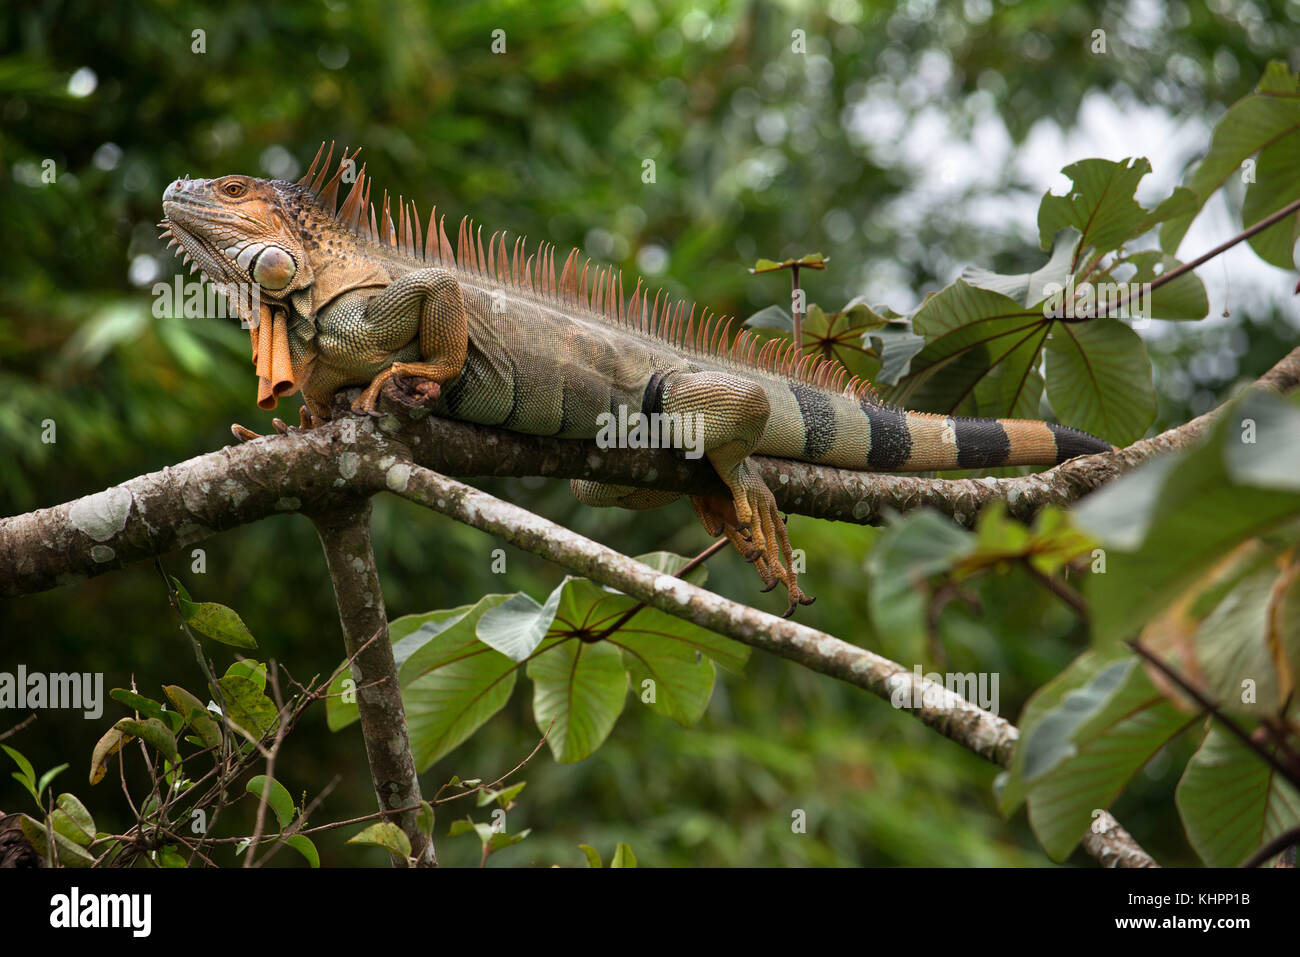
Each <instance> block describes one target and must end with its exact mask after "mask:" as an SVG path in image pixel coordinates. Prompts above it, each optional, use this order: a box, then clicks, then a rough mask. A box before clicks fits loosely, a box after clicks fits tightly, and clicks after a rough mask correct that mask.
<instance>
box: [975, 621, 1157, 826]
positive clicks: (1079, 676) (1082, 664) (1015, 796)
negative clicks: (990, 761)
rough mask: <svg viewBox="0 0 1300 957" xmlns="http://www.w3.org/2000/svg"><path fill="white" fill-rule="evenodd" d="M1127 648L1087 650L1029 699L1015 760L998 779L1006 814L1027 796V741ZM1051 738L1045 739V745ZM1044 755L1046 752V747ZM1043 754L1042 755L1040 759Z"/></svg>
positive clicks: (999, 798)
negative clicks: (1069, 695) (1048, 717)
mask: <svg viewBox="0 0 1300 957" xmlns="http://www.w3.org/2000/svg"><path fill="white" fill-rule="evenodd" d="M1130 655H1131V652H1129V651H1128V649H1127V648H1124V647H1122V646H1119V645H1116V646H1112V647H1110V648H1107V649H1103V650H1099V651H1098V650H1094V651H1085V652H1084V653H1083V654H1081V655H1079V657H1077V658H1075V659H1074V661H1072V662H1070V664H1069V665H1068V666H1067V667H1066V669H1065V670H1064V671H1062V672H1061V673H1060V674H1059V675H1057V676H1056V677H1055V678H1053V679H1052V680H1051V681H1049V682H1047V684H1045V685H1043V686H1042V687H1041V688H1039V689H1038V690H1037V691H1035V692H1034V693H1033V694H1032V695H1031V696H1030V698H1029V700H1028V701H1027V702H1026V703H1025V708H1024V711H1023V712H1022V713H1021V715H1020V721H1019V722H1018V726H1019V728H1020V740H1019V743H1018V744H1017V746H1016V749H1015V752H1014V753H1013V754H1012V756H1011V764H1010V766H1009V767H1008V769H1007V771H1006V773H1004V774H1000V775H999V776H998V780H997V781H996V783H995V790H996V792H997V802H998V810H999V811H1000V812H1001V813H1002V815H1003V816H1004V817H1010V816H1011V815H1012V813H1013V812H1014V811H1015V810H1016V808H1018V807H1020V805H1021V804H1022V803H1024V800H1025V794H1026V792H1027V788H1026V782H1025V741H1026V739H1027V737H1028V735H1029V734H1030V733H1032V732H1033V730H1034V729H1035V728H1037V727H1038V725H1039V724H1041V723H1042V721H1043V719H1044V718H1045V717H1047V716H1048V715H1049V714H1054V713H1056V711H1057V709H1059V708H1060V707H1061V704H1062V702H1063V701H1064V700H1065V697H1066V695H1068V694H1070V693H1072V692H1074V691H1077V690H1079V689H1082V688H1085V687H1087V686H1088V685H1090V684H1091V683H1092V682H1094V681H1095V680H1096V679H1097V677H1098V676H1099V675H1101V674H1102V673H1103V672H1106V671H1107V670H1108V669H1109V668H1111V667H1112V666H1113V665H1115V664H1116V663H1117V662H1119V663H1122V662H1123V661H1124V660H1125V659H1127V658H1128V657H1130ZM1050 743H1051V742H1050V741H1047V740H1044V741H1043V742H1042V745H1043V746H1046V745H1049V744H1050ZM1039 753H1040V755H1042V756H1044V757H1045V756H1046V755H1045V753H1044V752H1043V751H1040V752H1039ZM1041 760H1042V757H1040V762H1041Z"/></svg>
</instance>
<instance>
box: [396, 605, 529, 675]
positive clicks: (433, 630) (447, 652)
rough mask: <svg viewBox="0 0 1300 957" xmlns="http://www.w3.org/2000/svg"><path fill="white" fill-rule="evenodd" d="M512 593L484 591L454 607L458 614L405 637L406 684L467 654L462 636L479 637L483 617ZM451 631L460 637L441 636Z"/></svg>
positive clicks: (402, 671) (402, 668) (401, 668)
mask: <svg viewBox="0 0 1300 957" xmlns="http://www.w3.org/2000/svg"><path fill="white" fill-rule="evenodd" d="M511 597H512V596H511V595H484V596H483V597H482V598H480V599H479V600H478V601H477V602H475V603H474V604H473V605H466V606H464V608H460V609H454V611H456V612H457V614H456V615H455V616H454V617H442V618H437V619H432V620H429V621H426V622H425V623H424V624H422V625H421V626H420V627H419V628H417V629H416V630H415V631H412V632H411V633H410V635H409V636H408V637H405V638H403V639H402V640H401V642H400V644H401V645H402V647H403V649H404V651H405V652H406V656H405V657H404V658H403V660H402V661H401V662H400V663H399V665H398V677H399V678H400V679H401V682H402V684H403V686H405V685H407V684H409V683H410V682H411V681H414V680H415V679H416V678H418V677H419V676H420V675H422V674H425V673H427V672H429V671H432V670H434V669H435V668H440V667H442V666H444V665H446V664H447V663H448V662H450V661H452V660H454V659H455V658H458V657H460V656H461V655H462V654H463V650H462V649H461V641H460V639H461V638H464V637H465V636H469V637H471V638H476V635H477V628H478V623H479V620H480V619H481V618H482V617H483V616H484V615H485V614H487V613H488V612H489V611H491V610H492V609H494V608H497V607H498V606H500V605H502V604H504V603H505V602H507V601H509V599H510V598H511ZM434 614H437V613H436V612H435V613H434ZM411 617H414V616H411V615H408V616H407V618H411ZM449 632H454V634H456V635H457V636H458V638H457V640H454V641H452V640H448V641H438V640H437V639H439V638H442V637H443V636H444V635H446V634H448V633H449ZM394 652H396V648H395V649H394Z"/></svg>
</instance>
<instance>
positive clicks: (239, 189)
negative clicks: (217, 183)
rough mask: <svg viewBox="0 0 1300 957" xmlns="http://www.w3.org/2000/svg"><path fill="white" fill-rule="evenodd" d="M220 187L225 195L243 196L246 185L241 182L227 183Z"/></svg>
mask: <svg viewBox="0 0 1300 957" xmlns="http://www.w3.org/2000/svg"><path fill="white" fill-rule="evenodd" d="M222 189H223V190H224V191H225V194H226V195H227V196H243V195H244V192H245V190H246V187H245V186H244V184H243V183H227V184H226V185H225V186H223V187H222Z"/></svg>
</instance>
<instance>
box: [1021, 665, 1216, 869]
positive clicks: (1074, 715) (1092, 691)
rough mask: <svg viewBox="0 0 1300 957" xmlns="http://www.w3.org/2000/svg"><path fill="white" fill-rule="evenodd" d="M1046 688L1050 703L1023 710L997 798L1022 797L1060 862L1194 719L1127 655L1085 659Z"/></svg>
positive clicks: (1041, 836)
mask: <svg viewBox="0 0 1300 957" xmlns="http://www.w3.org/2000/svg"><path fill="white" fill-rule="evenodd" d="M1049 687H1050V688H1051V691H1050V692H1049V693H1048V695H1047V697H1049V698H1050V700H1051V703H1050V704H1046V705H1044V704H1039V705H1038V706H1037V707H1035V708H1034V709H1033V710H1032V712H1031V710H1030V709H1029V708H1026V713H1025V715H1024V717H1023V718H1022V722H1021V738H1020V743H1019V744H1018V746H1017V748H1016V757H1015V759H1014V760H1013V763H1012V768H1011V771H1010V773H1009V775H1008V778H1007V780H1006V783H1005V785H1004V787H1003V793H1002V796H1001V799H1000V804H1001V805H1002V807H1003V810H1004V812H1007V811H1009V810H1010V809H1011V808H1012V807H1014V805H1015V803H1016V802H1017V801H1018V800H1019V799H1020V797H1021V796H1022V795H1023V796H1024V799H1025V800H1026V802H1027V803H1028V806H1029V823H1030V826H1031V827H1032V828H1033V830H1034V834H1035V836H1036V837H1037V838H1038V841H1039V843H1040V844H1042V846H1043V849H1044V850H1045V851H1047V853H1048V855H1049V856H1050V857H1051V858H1052V859H1053V860H1058V861H1060V860H1064V859H1065V858H1066V857H1068V856H1069V854H1070V852H1071V851H1072V850H1073V849H1074V847H1075V845H1076V844H1078V843H1079V840H1080V839H1081V838H1082V837H1083V835H1084V833H1085V832H1086V831H1087V829H1088V827H1089V826H1090V825H1091V823H1092V821H1093V820H1094V819H1095V816H1096V812H1097V811H1099V810H1104V809H1105V808H1107V807H1109V805H1110V803H1111V802H1112V801H1114V800H1115V798H1116V797H1117V796H1118V795H1119V793H1120V792H1121V791H1123V789H1124V786H1125V785H1126V784H1127V783H1128V781H1129V780H1130V779H1131V778H1132V777H1133V775H1134V774H1136V773H1137V772H1138V770H1139V769H1141V767H1142V766H1143V765H1144V764H1146V762H1147V761H1148V760H1149V759H1150V758H1151V756H1152V755H1154V754H1155V752H1156V751H1157V750H1159V749H1160V748H1161V747H1162V746H1164V744H1165V743H1166V742H1167V741H1168V740H1169V739H1170V738H1171V737H1173V736H1174V735H1175V734H1177V733H1178V732H1180V731H1182V730H1183V728H1185V727H1187V726H1188V725H1189V724H1191V723H1192V722H1194V721H1196V720H1197V718H1196V716H1195V715H1189V714H1186V713H1184V712H1182V711H1179V710H1178V709H1177V708H1176V707H1175V706H1174V705H1173V704H1172V703H1171V702H1170V701H1169V700H1168V699H1167V698H1165V697H1164V696H1163V695H1162V694H1161V693H1160V692H1159V691H1158V690H1157V689H1156V688H1155V686H1154V685H1152V684H1151V681H1150V679H1149V678H1148V677H1147V675H1146V672H1145V671H1144V670H1143V669H1142V667H1141V664H1140V663H1139V662H1138V660H1137V658H1135V657H1133V656H1129V655H1125V656H1122V657H1112V656H1109V655H1107V656H1100V657H1099V656H1091V657H1086V658H1085V659H1083V660H1081V661H1076V663H1075V664H1074V665H1072V666H1071V668H1070V669H1067V672H1066V673H1065V674H1064V675H1062V676H1061V678H1060V679H1058V680H1057V681H1055V682H1053V684H1052V685H1051V686H1049ZM1046 691H1047V689H1046V688H1045V689H1043V690H1042V691H1040V692H1039V694H1038V695H1036V696H1035V698H1038V697H1039V696H1040V695H1043V694H1044V692H1046ZM1034 703H1035V702H1034V701H1032V700H1031V704H1034Z"/></svg>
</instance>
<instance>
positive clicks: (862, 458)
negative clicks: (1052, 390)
mask: <svg viewBox="0 0 1300 957" xmlns="http://www.w3.org/2000/svg"><path fill="white" fill-rule="evenodd" d="M764 386H765V389H764V391H766V392H767V397H768V403H769V405H770V406H771V409H772V414H771V416H770V417H769V419H768V423H767V427H766V429H764V431H763V437H762V439H761V440H760V442H759V447H758V449H757V450H756V451H757V452H758V453H759V454H761V455H774V456H777V457H778V458H792V459H799V460H801V461H804V462H815V463H818V464H824V465H833V466H836V467H837V468H846V469H858V470H865V471H871V472H930V471H938V470H942V469H988V468H996V467H998V466H1003V465H1059V464H1060V463H1061V462H1064V461H1066V460H1067V459H1072V458H1076V457H1077V456H1080V455H1091V454H1093V453H1095V452H1109V451H1110V450H1111V449H1112V446H1111V445H1110V443H1109V442H1105V441H1103V440H1101V439H1098V438H1096V437H1094V436H1091V435H1089V434H1088V433H1086V432H1080V431H1079V430H1078V429H1071V428H1069V427H1067V426H1064V425H1053V424H1051V423H1048V422H1040V421H1035V420H1029V419H983V418H980V419H975V418H965V417H961V416H945V415H934V414H931V413H928V412H908V411H905V410H903V409H895V408H891V407H889V406H885V405H880V404H879V403H877V402H874V401H872V399H871V398H870V397H869V396H862V397H860V398H852V397H850V396H847V395H844V394H836V393H832V392H829V391H827V390H825V389H819V388H817V387H816V386H812V385H808V384H805V383H801V382H787V383H784V384H782V385H777V384H776V383H773V382H768V383H764Z"/></svg>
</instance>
